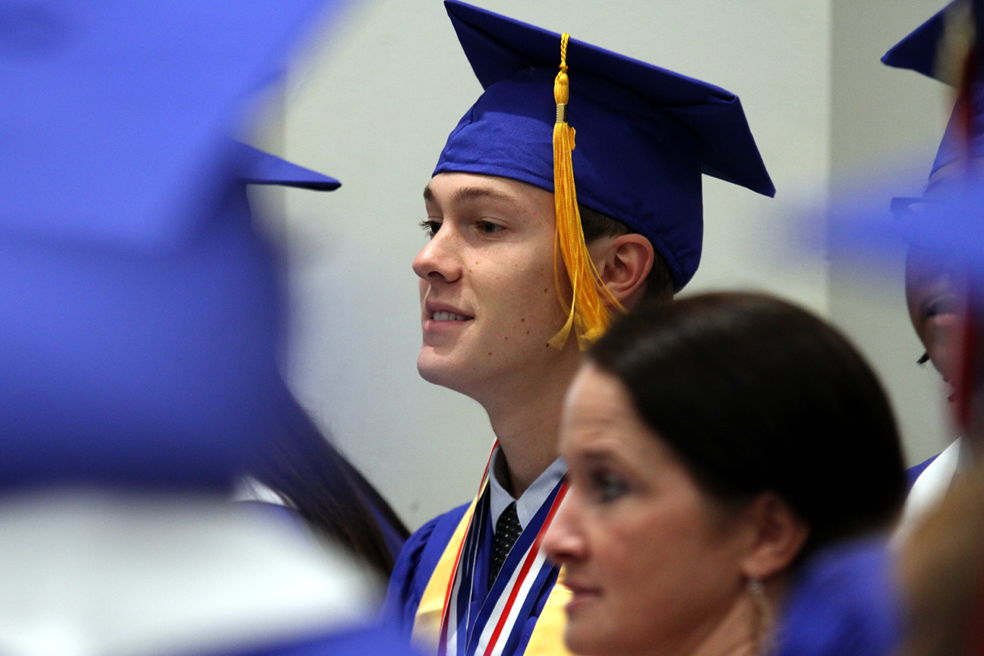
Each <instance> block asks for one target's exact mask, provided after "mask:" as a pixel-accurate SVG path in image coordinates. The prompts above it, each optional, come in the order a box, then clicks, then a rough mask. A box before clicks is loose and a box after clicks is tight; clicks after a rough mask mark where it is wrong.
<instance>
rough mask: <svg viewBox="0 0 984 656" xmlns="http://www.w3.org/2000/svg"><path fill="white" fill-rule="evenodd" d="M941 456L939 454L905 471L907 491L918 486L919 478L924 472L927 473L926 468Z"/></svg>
mask: <svg viewBox="0 0 984 656" xmlns="http://www.w3.org/2000/svg"><path fill="white" fill-rule="evenodd" d="M939 456H940V454H938V453H937V454H936V455H935V456H932V457H931V458H927V459H926V460H923V461H922V462H920V463H919V464H918V465H913V466H912V467H909V468H908V469H906V470H905V482H906V489H907V490H911V489H912V486H913V485H915V484H916V479H918V478H919V475H920V474H922V473H923V472H924V471H926V468H927V467H929V466H930V465H931V464H932V462H933V461H934V460H936V459H937V458H938V457H939Z"/></svg>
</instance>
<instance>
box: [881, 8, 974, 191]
mask: <svg viewBox="0 0 984 656" xmlns="http://www.w3.org/2000/svg"><path fill="white" fill-rule="evenodd" d="M981 12H982V9H981V7H980V3H979V2H978V3H977V5H976V6H975V5H974V4H973V3H972V2H970V0H954V1H953V2H950V3H949V4H948V5H947V6H946V7H944V8H943V9H941V10H940V11H938V12H937V13H936V14H934V15H933V16H932V17H931V18H930V19H929V20H927V21H926V22H925V23H923V24H922V25H920V26H919V27H917V28H916V29H915V30H913V31H912V32H911V33H909V34H908V35H906V36H905V38H903V39H902V40H901V41H899V42H898V43H897V44H895V45H894V46H892V47H891V48H890V49H889V50H888V52H886V53H885V54H884V55H883V56H882V59H881V61H882V63H884V64H886V65H888V66H893V67H895V68H902V69H908V70H912V71H916V72H918V73H921V74H923V75H926V76H927V77H931V78H934V79H936V80H939V81H940V82H943V83H945V84H948V85H951V86H954V87H958V86H961V82H962V80H961V77H962V75H964V68H965V64H966V59H967V57H968V56H976V57H978V58H980V56H981V55H982V54H984V51H981V49H980V47H979V45H978V46H975V44H973V43H971V39H972V37H973V35H974V34H975V28H974V25H975V24H976V23H978V22H980V21H981V20H982V19H984V16H982V15H981ZM978 29H979V28H978ZM974 38H977V39H978V41H979V37H974ZM974 48H976V50H974ZM979 66H980V63H979V64H978V69H977V70H978V73H977V74H978V75H979V74H980V73H979V71H980V68H979ZM970 82H971V83H970V85H969V89H967V93H966V97H964V98H961V99H958V102H957V104H956V106H955V107H954V109H953V112H952V113H951V115H950V119H949V121H948V123H947V127H946V131H945V132H944V134H943V139H942V141H941V142H940V147H939V149H938V150H937V153H936V159H935V160H934V161H933V167H932V170H931V172H930V179H931V180H933V178H934V176H935V175H936V173H937V172H938V171H940V170H941V169H943V168H944V167H946V166H947V165H949V164H953V163H954V162H958V161H960V160H962V159H964V158H965V157H969V158H975V157H981V156H984V85H982V84H981V81H980V80H979V79H977V80H971V81H970Z"/></svg>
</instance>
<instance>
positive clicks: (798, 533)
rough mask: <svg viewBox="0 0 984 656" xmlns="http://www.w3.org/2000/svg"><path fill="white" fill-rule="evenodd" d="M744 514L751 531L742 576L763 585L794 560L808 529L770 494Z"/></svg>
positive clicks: (795, 515)
mask: <svg viewBox="0 0 984 656" xmlns="http://www.w3.org/2000/svg"><path fill="white" fill-rule="evenodd" d="M745 512H746V513H747V515H746V516H745V520H746V521H747V522H749V523H748V528H749V529H750V531H749V533H748V536H749V540H748V543H747V545H746V550H745V555H744V558H743V559H742V561H741V568H742V572H743V573H744V574H745V576H747V577H748V578H750V579H758V580H760V581H765V580H767V579H769V578H770V577H771V576H773V575H774V574H777V573H778V572H781V571H783V570H784V569H786V568H788V567H789V566H790V565H791V564H792V562H793V561H794V560H796V556H797V555H799V553H800V551H801V550H802V549H803V545H804V544H805V543H806V539H807V537H808V536H809V534H810V528H809V526H807V524H806V522H804V521H803V520H802V519H801V518H800V517H799V515H797V514H796V513H795V512H793V509H792V508H790V506H789V504H787V503H786V502H785V501H783V500H782V499H781V498H779V497H778V496H777V495H775V494H773V493H771V492H766V493H764V494H760V495H759V496H758V497H757V498H756V499H755V500H754V501H753V502H752V503H751V505H750V506H749V507H748V508H746V509H745Z"/></svg>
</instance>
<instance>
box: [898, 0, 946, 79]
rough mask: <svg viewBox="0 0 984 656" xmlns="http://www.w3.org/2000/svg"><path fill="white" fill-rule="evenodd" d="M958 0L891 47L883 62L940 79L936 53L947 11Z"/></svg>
mask: <svg viewBox="0 0 984 656" xmlns="http://www.w3.org/2000/svg"><path fill="white" fill-rule="evenodd" d="M957 1H959V0H954V1H953V2H950V3H949V4H948V5H947V6H946V7H944V8H943V9H941V10H939V11H938V12H936V13H935V14H933V16H932V18H930V19H929V20H927V21H926V22H925V23H923V24H922V25H920V26H919V27H917V28H916V29H914V30H913V31H912V32H910V33H909V34H907V35H906V36H905V38H903V39H902V40H901V41H899V42H898V43H896V44H895V45H894V46H892V47H891V48H889V49H888V52H886V53H885V54H884V55H882V58H881V61H882V63H883V64H885V65H887V66H893V67H895V68H904V69H908V70H912V71H916V72H917V73H922V74H923V75H925V76H927V77H932V78H936V79H940V78H939V75H940V74H941V71H939V70H937V67H936V54H937V51H938V49H939V44H940V37H941V36H942V35H943V27H944V24H945V21H946V12H947V10H948V9H950V7H952V6H953V5H954V4H956V2H957Z"/></svg>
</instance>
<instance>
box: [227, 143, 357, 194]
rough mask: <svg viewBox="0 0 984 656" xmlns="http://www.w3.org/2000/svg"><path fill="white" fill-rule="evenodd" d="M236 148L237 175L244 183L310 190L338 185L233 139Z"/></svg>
mask: <svg viewBox="0 0 984 656" xmlns="http://www.w3.org/2000/svg"><path fill="white" fill-rule="evenodd" d="M236 149H237V153H236V159H237V160H238V162H239V167H240V168H239V177H240V179H241V180H243V182H246V183H248V184H258V185H277V186H281V187H297V188H300V189H310V190H312V191H334V190H336V189H338V188H339V187H341V186H342V183H341V182H339V181H338V180H336V179H335V178H332V177H330V176H327V175H324V174H323V173H318V172H317V171H312V170H311V169H307V168H304V167H303V166H299V165H297V164H295V163H293V162H288V161H287V160H285V159H281V158H280V157H277V156H276V155H271V154H270V153H265V152H263V151H262V150H259V149H257V148H254V147H253V146H250V145H247V144H244V143H241V142H236Z"/></svg>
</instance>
